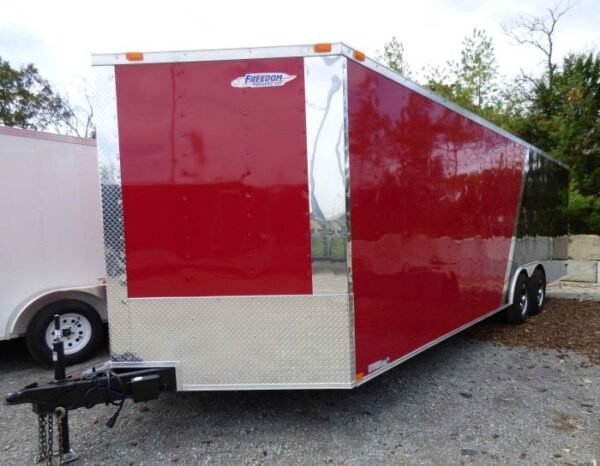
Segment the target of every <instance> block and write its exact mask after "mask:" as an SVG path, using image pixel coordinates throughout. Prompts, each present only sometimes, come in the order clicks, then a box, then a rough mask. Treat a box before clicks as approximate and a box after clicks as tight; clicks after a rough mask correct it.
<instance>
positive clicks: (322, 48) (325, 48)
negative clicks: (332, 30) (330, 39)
mask: <svg viewBox="0 0 600 466" xmlns="http://www.w3.org/2000/svg"><path fill="white" fill-rule="evenodd" d="M314 50H315V52H317V53H326V52H331V44H326V43H323V44H315V45H314Z"/></svg>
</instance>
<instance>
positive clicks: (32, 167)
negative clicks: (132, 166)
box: [0, 127, 107, 363]
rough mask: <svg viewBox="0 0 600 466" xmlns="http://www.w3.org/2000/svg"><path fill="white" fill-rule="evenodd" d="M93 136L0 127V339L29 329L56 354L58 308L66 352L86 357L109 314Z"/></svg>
mask: <svg viewBox="0 0 600 466" xmlns="http://www.w3.org/2000/svg"><path fill="white" fill-rule="evenodd" d="M97 173H98V172H97V161H96V143H95V141H94V140H91V139H83V138H75V137H69V136H59V135H54V134H48V133H42V132H38V131H29V130H23V129H17V128H6V127H0V218H1V219H2V220H1V221H0V340H8V339H12V338H17V337H23V336H24V337H25V339H26V342H27V347H28V348H29V350H30V352H31V354H32V355H33V356H34V357H35V358H36V359H38V360H40V361H43V362H50V361H51V356H52V351H51V348H52V330H53V322H52V316H53V315H54V314H60V315H61V330H62V334H63V336H64V337H65V338H66V343H65V357H66V359H67V361H68V362H70V363H74V362H78V361H82V360H84V359H86V358H88V357H89V356H90V355H91V354H92V353H93V352H94V350H95V349H96V348H97V347H98V345H99V343H100V342H101V341H102V339H103V332H104V325H103V323H102V322H103V321H105V320H106V317H107V316H106V296H105V279H104V277H105V268H104V249H103V239H102V220H101V218H102V214H101V207H100V188H99V184H98V174H97Z"/></svg>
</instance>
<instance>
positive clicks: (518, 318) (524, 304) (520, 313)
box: [504, 272, 531, 324]
mask: <svg viewBox="0 0 600 466" xmlns="http://www.w3.org/2000/svg"><path fill="white" fill-rule="evenodd" d="M530 294H531V293H530V291H529V279H528V278H527V274H526V273H525V272H521V273H520V274H519V276H518V277H517V282H516V283H515V290H514V292H513V301H512V304H511V306H510V307H508V308H507V309H506V310H505V311H504V317H505V318H506V320H507V322H508V323H509V324H522V323H523V322H525V321H526V320H527V317H529V313H530V309H531V299H530Z"/></svg>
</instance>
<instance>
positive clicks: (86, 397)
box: [6, 364, 175, 414]
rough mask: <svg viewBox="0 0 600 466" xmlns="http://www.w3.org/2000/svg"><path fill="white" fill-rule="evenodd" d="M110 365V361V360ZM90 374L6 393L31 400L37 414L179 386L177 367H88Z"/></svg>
mask: <svg viewBox="0 0 600 466" xmlns="http://www.w3.org/2000/svg"><path fill="white" fill-rule="evenodd" d="M108 367H110V364H108ZM86 372H87V374H86V373H85V372H84V373H80V374H76V375H68V376H67V377H66V378H65V379H63V380H52V381H49V382H45V383H38V382H35V383H32V384H31V385H27V386H26V387H25V388H23V389H22V390H19V391H17V392H13V393H9V394H8V395H7V396H6V402H7V403H8V404H23V403H31V405H32V407H33V412H34V413H36V414H52V413H54V410H55V409H56V408H59V407H62V408H64V409H66V410H73V409H78V408H91V407H93V406H95V405H97V404H102V403H104V404H112V403H116V402H120V401H123V400H125V399H131V400H133V401H134V402H135V403H137V402H140V401H148V400H153V399H156V398H158V395H159V393H160V392H161V391H165V390H174V389H175V368H174V367H157V368H143V369H112V370H110V369H109V370H104V371H102V372H100V371H96V370H94V369H88V370H87V371H86Z"/></svg>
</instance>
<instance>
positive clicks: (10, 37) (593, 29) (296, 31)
mask: <svg viewBox="0 0 600 466" xmlns="http://www.w3.org/2000/svg"><path fill="white" fill-rule="evenodd" d="M553 4H554V2H548V1H543V0H527V1H523V0H453V1H450V0H445V1H444V0H416V1H411V2H406V1H401V0H397V1H395V2H394V1H380V0H370V1H364V0H363V1H360V2H359V1H355V0H344V1H338V0H329V1H327V0H320V1H313V0H303V1H301V2H289V1H283V0H279V1H277V0H261V1H239V0H229V1H216V2H215V1H210V2H207V1H202V0H196V1H188V0H169V1H162V2H154V1H151V0H146V1H136V0H120V1H114V0H102V1H97V2H89V1H85V0H78V1H69V0H53V1H48V0H44V1H39V0H28V1H23V0H0V56H1V57H2V58H3V59H5V60H8V61H9V62H10V63H11V65H12V66H13V67H16V66H20V65H22V64H25V63H34V64H35V65H36V66H37V67H38V68H39V70H40V72H41V73H42V75H43V76H45V77H46V78H48V79H49V80H50V81H51V83H53V84H54V85H55V86H56V87H57V88H58V89H59V90H61V91H63V92H68V93H69V94H75V98H76V99H77V98H78V97H77V95H78V93H79V92H80V90H81V87H82V80H84V79H85V80H88V81H89V82H92V81H93V79H92V69H91V59H90V54H91V53H103V52H124V51H157V50H194V49H213V48H229V47H253V46H269V45H296V44H306V43H308V44H310V43H316V42H340V41H341V42H345V43H346V44H348V45H350V46H351V47H354V48H356V49H359V50H362V51H363V52H365V53H366V54H367V55H368V56H370V57H375V54H376V51H377V50H381V49H383V45H384V44H385V42H386V41H388V40H389V39H391V37H392V36H396V37H397V38H398V39H399V40H400V41H402V42H403V43H404V46H405V54H406V59H407V61H408V63H409V65H410V67H411V68H412V69H413V70H417V71H418V70H420V69H421V68H422V67H424V66H427V65H433V66H435V65H443V64H445V63H446V62H447V61H448V60H452V59H457V58H458V56H459V52H460V49H461V42H462V40H463V38H464V37H465V36H466V35H469V34H471V32H472V30H473V28H478V29H485V30H486V31H487V33H488V34H489V35H490V36H491V37H492V38H493V41H494V46H495V50H496V57H497V61H498V65H499V70H500V72H501V73H502V74H504V75H506V76H509V77H510V76H514V75H516V74H518V73H519V70H520V69H524V70H526V71H528V72H535V71H536V70H538V69H539V70H541V69H542V68H541V66H542V65H541V61H542V56H541V54H540V53H539V52H536V51H535V50H534V49H532V48H529V47H525V46H518V45H515V44H512V43H511V41H510V39H509V38H508V37H507V36H506V35H505V34H504V33H503V31H502V23H503V22H505V21H508V20H510V19H511V18H514V17H517V16H519V15H524V14H536V15H541V14H543V13H544V11H545V9H546V8H548V7H549V6H551V5H553ZM598 25H600V1H598V0H579V2H578V3H577V5H576V6H575V8H573V10H571V11H570V12H569V13H568V14H567V15H566V16H565V17H564V18H562V19H561V21H560V22H559V25H558V30H557V32H556V35H555V42H556V57H557V58H558V59H559V58H560V57H562V56H563V55H564V54H566V53H568V52H570V51H591V50H600V28H599V27H598Z"/></svg>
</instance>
